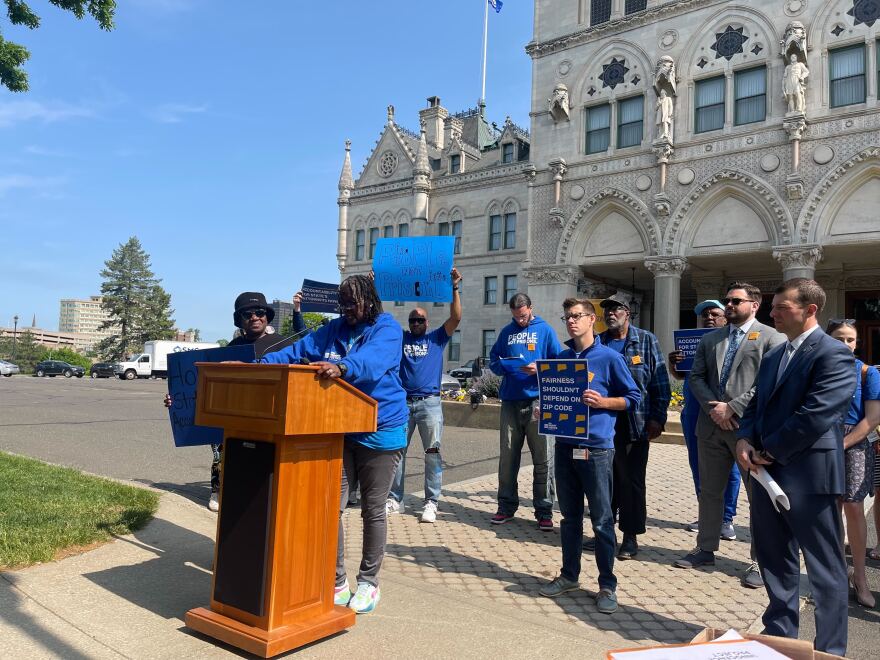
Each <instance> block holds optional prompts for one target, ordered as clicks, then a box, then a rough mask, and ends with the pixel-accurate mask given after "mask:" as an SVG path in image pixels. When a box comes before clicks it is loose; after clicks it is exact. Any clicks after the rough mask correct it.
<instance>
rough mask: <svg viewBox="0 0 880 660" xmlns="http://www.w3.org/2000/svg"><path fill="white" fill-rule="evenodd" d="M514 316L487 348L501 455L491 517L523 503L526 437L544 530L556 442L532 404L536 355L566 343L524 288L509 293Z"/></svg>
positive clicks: (502, 518)
mask: <svg viewBox="0 0 880 660" xmlns="http://www.w3.org/2000/svg"><path fill="white" fill-rule="evenodd" d="M510 312H511V314H512V315H513V320H512V321H511V322H510V323H508V324H507V325H506V326H504V328H502V329H501V332H500V333H499V335H498V339H497V341H496V342H495V345H494V346H493V347H492V350H491V351H490V352H489V369H491V370H492V372H493V373H495V374H497V375H498V376H501V390H500V392H499V395H500V398H501V424H500V444H501V447H500V452H499V457H498V510H497V511H496V512H495V515H494V516H492V518H491V520H490V522H491V523H492V524H493V525H503V524H504V523H506V522H508V521H510V520H513V515H514V514H515V513H516V510H517V509H518V508H519V492H518V491H519V488H518V484H517V480H516V477H517V474H519V463H520V457H521V455H522V446H523V442H524V441H527V442H528V443H529V451H530V452H531V454H532V464H533V468H534V472H533V474H534V478H533V483H532V499H533V500H534V504H535V517H536V518H537V519H538V528H539V529H540V530H541V531H545V532H552V531H553V476H552V474H551V473H550V464H551V461H552V460H553V447H552V445H550V444H549V443H548V441H547V438H546V437H545V436H542V435H540V434H539V433H538V422H537V420H536V419H535V418H534V416H533V414H532V413H533V408H534V407H535V406H536V404H537V400H538V378H537V376H536V374H537V368H536V367H535V360H540V359H542V358H554V357H556V356H557V355H558V354H559V353H561V352H562V345H561V344H560V343H559V340H558V339H557V338H556V333H555V332H554V331H553V329H552V328H551V327H550V326H549V325H548V324H547V323H545V322H544V320H543V319H542V318H540V317H538V316H535V315H534V314H532V301H531V299H530V298H529V297H528V296H527V295H526V294H524V293H517V294H515V295H514V296H512V297H511V299H510Z"/></svg>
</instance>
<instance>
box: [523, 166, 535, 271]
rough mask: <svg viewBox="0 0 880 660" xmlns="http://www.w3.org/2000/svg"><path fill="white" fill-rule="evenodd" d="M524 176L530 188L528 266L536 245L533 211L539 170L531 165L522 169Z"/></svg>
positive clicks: (527, 238) (526, 260)
mask: <svg viewBox="0 0 880 660" xmlns="http://www.w3.org/2000/svg"><path fill="white" fill-rule="evenodd" d="M522 175H523V178H524V179H525V180H526V185H527V186H528V203H529V222H528V223H527V225H526V227H527V229H526V241H528V242H527V244H526V258H525V261H524V262H523V263H526V264H528V263H529V262H530V261H531V260H532V246H533V245H534V244H535V243H534V240H533V238H532V237H533V236H534V226H535V223H534V222H532V209H534V208H535V179H536V178H537V176H538V170H537V169H536V168H535V166H534V165H531V164H529V165H526V166H525V167H524V168H523V169H522Z"/></svg>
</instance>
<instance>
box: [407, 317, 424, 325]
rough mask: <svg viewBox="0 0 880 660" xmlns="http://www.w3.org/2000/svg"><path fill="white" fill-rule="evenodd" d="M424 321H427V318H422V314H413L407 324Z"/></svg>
mask: <svg viewBox="0 0 880 660" xmlns="http://www.w3.org/2000/svg"><path fill="white" fill-rule="evenodd" d="M425 321H427V319H426V318H424V317H422V316H413V317H412V318H411V319H410V320H409V324H410V325H412V324H413V323H415V324H417V325H418V324H422V323H424V322H425Z"/></svg>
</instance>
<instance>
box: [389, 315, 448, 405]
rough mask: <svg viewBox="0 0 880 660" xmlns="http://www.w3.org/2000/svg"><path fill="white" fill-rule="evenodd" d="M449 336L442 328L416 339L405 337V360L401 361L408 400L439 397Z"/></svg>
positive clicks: (411, 335)
mask: <svg viewBox="0 0 880 660" xmlns="http://www.w3.org/2000/svg"><path fill="white" fill-rule="evenodd" d="M448 343H449V335H447V334H446V328H444V327H443V326H441V327H439V328H437V329H436V330H432V331H431V332H426V333H425V334H423V335H422V336H421V337H416V336H415V335H414V334H413V333H411V332H404V333H403V357H401V359H400V380H401V382H402V383H403V389H405V390H406V395H407V396H432V395H434V394H440V376H441V375H442V373H443V348H444V347H445V346H446V344H448Z"/></svg>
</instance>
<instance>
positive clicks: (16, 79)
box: [0, 0, 116, 92]
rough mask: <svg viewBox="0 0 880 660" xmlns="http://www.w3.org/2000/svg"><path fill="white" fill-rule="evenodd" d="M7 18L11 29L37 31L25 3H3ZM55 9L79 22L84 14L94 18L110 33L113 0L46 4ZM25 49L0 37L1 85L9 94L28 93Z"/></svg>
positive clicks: (36, 20)
mask: <svg viewBox="0 0 880 660" xmlns="http://www.w3.org/2000/svg"><path fill="white" fill-rule="evenodd" d="M3 1H4V2H5V3H6V15H7V17H8V18H9V22H10V23H12V24H13V25H23V26H25V27H26V28H29V29H31V30H34V29H36V28H38V27H40V17H39V16H37V15H36V14H35V13H34V12H33V11H32V10H31V8H30V7H29V6H28V5H27V4H26V3H25V2H24V0H3ZM49 2H50V3H52V4H53V5H55V6H56V7H60V8H61V9H64V10H65V11H69V12H72V13H73V15H74V16H76V17H77V18H78V19H82V18H83V17H84V16H85V15H86V12H88V14H89V15H90V16H91V17H92V18H94V19H95V20H96V21H97V22H98V25H99V26H100V28H101V29H102V30H108V31H109V30H112V29H113V16H114V14H115V13H116V0H49ZM30 56H31V54H30V51H28V49H27V48H25V47H24V46H22V45H20V44H16V43H13V42H11V41H5V40H4V39H3V37H0V84H2V85H3V86H5V87H6V88H7V89H8V90H10V91H12V92H26V91H27V90H28V76H27V73H25V71H24V69H23V68H22V65H23V64H24V63H25V62H26V61H27V60H28V59H29V58H30Z"/></svg>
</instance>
